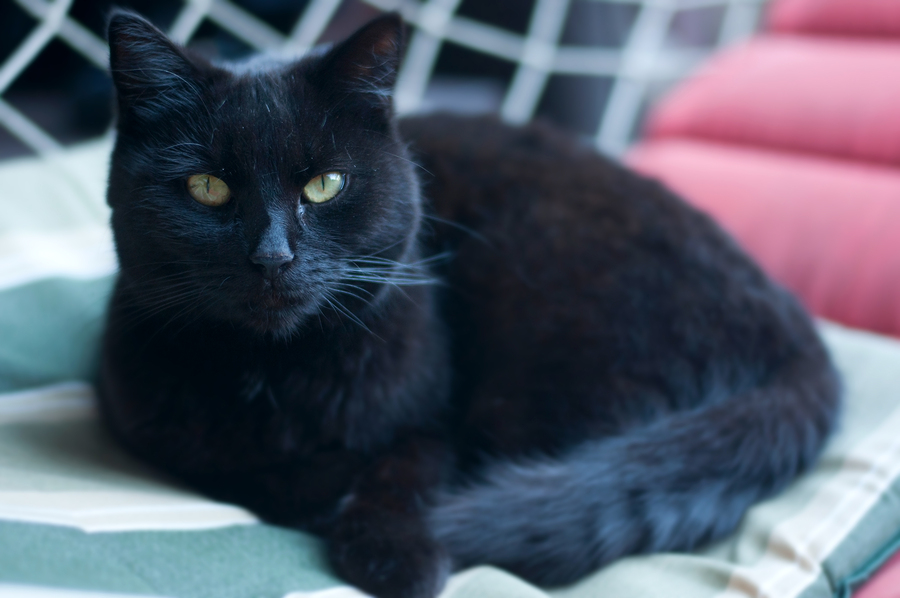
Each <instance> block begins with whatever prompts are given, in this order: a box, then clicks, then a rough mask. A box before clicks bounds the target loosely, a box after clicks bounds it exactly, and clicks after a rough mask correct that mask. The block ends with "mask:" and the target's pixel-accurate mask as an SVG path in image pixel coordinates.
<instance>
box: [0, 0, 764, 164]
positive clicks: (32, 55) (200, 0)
mask: <svg viewBox="0 0 900 598" xmlns="http://www.w3.org/2000/svg"><path fill="white" fill-rule="evenodd" d="M2 1H3V2H7V3H9V5H10V6H11V7H14V8H16V9H17V10H19V11H24V12H26V13H27V14H28V15H29V17H30V19H31V20H30V23H31V25H32V27H31V28H30V30H29V31H28V33H27V35H24V36H23V38H22V41H21V42H20V43H18V45H17V46H16V47H14V48H13V49H12V50H11V51H10V52H9V53H8V54H7V55H6V56H0V59H2V60H3V62H2V65H0V127H2V128H3V129H5V132H6V133H7V134H11V135H12V136H13V137H15V138H17V139H18V140H19V141H20V142H21V143H22V144H24V146H26V147H27V148H30V150H32V151H34V152H37V153H46V152H49V151H52V150H55V149H58V148H59V147H61V145H63V144H64V140H61V139H59V138H58V137H59V136H55V135H54V134H52V133H50V132H48V131H47V129H46V128H45V127H43V126H41V125H39V124H38V122H37V121H38V120H40V119H36V118H34V117H33V116H32V117H30V116H28V115H26V114H27V112H28V111H27V110H23V108H22V106H21V103H20V105H18V106H17V105H16V102H14V101H12V96H11V95H9V93H8V92H9V90H10V89H11V88H12V87H14V84H15V82H16V80H17V79H18V78H20V77H21V76H22V75H23V73H26V72H27V71H28V69H29V68H30V65H32V64H33V63H34V62H35V61H36V60H40V57H41V54H42V52H44V51H45V49H46V48H47V47H48V45H50V44H52V43H54V42H62V43H63V44H65V45H66V46H68V48H69V50H70V51H74V52H76V53H78V54H79V55H81V56H82V57H83V58H84V59H86V60H87V61H88V62H89V63H91V64H92V65H94V66H96V68H97V69H101V70H105V69H106V64H107V48H106V44H105V42H104V40H103V39H102V37H101V36H100V35H98V33H97V32H96V29H97V28H96V27H95V28H94V30H92V29H91V28H90V27H88V26H86V25H85V24H84V23H83V22H82V21H79V20H78V19H77V18H76V17H74V16H73V10H72V5H73V0H2ZM481 1H482V2H485V3H488V4H490V3H491V0H481ZM763 1H764V0H527V1H525V0H523V1H521V2H506V3H501V5H497V6H498V7H500V8H503V7H507V6H508V7H510V8H509V10H513V9H515V10H518V11H520V12H522V13H523V14H521V15H519V16H520V18H519V19H518V20H519V21H521V22H522V23H524V25H523V26H521V27H519V28H518V29H517V28H515V27H513V28H509V27H506V26H503V25H502V24H499V25H498V24H497V23H496V22H490V21H487V20H482V19H479V18H477V17H473V16H472V13H473V11H472V10H469V9H467V6H473V4H472V2H464V1H463V0H422V1H415V0H309V1H308V2H306V3H305V5H304V3H303V2H302V1H298V2H297V3H296V4H297V6H298V11H299V14H298V16H297V17H296V19H295V20H294V21H293V22H291V23H282V24H281V25H282V26H280V27H278V26H274V25H273V24H272V23H271V19H269V20H266V19H265V18H262V17H261V16H260V14H258V12H257V11H255V10H254V6H256V5H257V4H266V2H258V3H254V2H252V1H250V0H245V1H243V2H241V1H238V0H234V1H232V0H186V1H184V2H180V3H179V2H175V3H172V4H173V5H174V7H173V10H174V13H175V16H174V19H173V20H171V22H170V23H169V24H168V27H167V30H168V32H169V34H170V35H171V36H172V37H173V38H174V39H175V40H177V41H179V42H181V43H190V42H192V40H194V41H196V40H195V38H196V37H197V34H198V31H200V30H201V28H202V27H204V26H206V27H207V28H208V26H209V25H210V24H212V25H214V26H215V27H217V28H218V29H220V30H223V31H224V32H227V34H228V35H230V36H231V37H232V38H234V39H237V40H239V41H240V42H241V43H242V44H243V45H244V46H246V47H248V48H250V49H268V48H273V47H282V48H285V49H286V50H289V51H297V52H302V51H303V50H305V49H307V48H310V47H311V46H313V45H315V44H316V43H318V42H320V41H321V40H323V39H325V38H326V37H327V35H325V34H326V33H327V32H328V31H329V30H330V29H329V28H332V30H333V28H334V26H335V24H336V23H337V22H338V21H340V20H341V19H346V18H347V15H351V14H357V15H358V14H359V13H360V12H363V13H367V16H366V18H368V16H369V13H374V12H375V11H374V10H373V9H377V10H385V11H387V10H399V11H400V12H401V13H402V15H403V17H404V18H405V19H406V21H408V22H409V23H410V24H411V25H412V33H411V36H410V39H409V42H408V49H407V53H406V58H405V60H404V63H403V66H402V69H401V72H400V75H399V79H398V83H397V88H396V105H397V109H398V111H399V112H401V113H408V112H413V111H417V110H423V109H427V108H428V107H429V106H430V105H431V104H432V103H433V102H431V101H430V98H437V102H436V105H444V106H446V105H448V104H449V105H450V106H451V107H452V106H453V101H449V102H448V101H447V99H446V98H444V100H443V104H442V103H441V100H440V98H441V94H442V93H444V94H445V95H446V94H451V95H452V93H453V92H454V89H455V92H456V93H457V97H462V98H466V97H469V99H471V98H472V97H475V96H477V95H478V93H482V95H484V93H483V92H484V91H485V90H488V91H490V92H491V93H493V95H491V93H488V94H487V96H489V97H493V98H494V100H493V103H491V101H488V102H487V104H484V105H483V106H482V107H483V108H484V109H496V110H499V112H500V114H501V115H502V117H503V118H504V119H505V120H507V121H510V122H525V121H528V120H530V119H531V118H533V117H534V116H535V114H536V112H538V111H539V107H540V106H541V105H542V104H541V102H542V101H544V100H545V99H546V98H545V96H546V95H547V93H548V85H549V84H550V83H551V82H552V81H554V80H556V79H558V80H561V81H562V80H566V78H568V79H570V80H579V81H582V82H588V83H589V82H590V81H591V80H595V81H602V82H604V83H603V92H602V93H600V94H593V95H592V94H590V93H588V94H585V95H584V97H581V98H577V97H572V98H571V100H569V99H564V101H563V108H562V110H561V111H562V112H563V113H565V112H566V111H568V110H569V109H568V108H567V107H566V106H567V105H566V102H568V101H570V102H571V105H572V106H575V107H577V110H581V111H584V110H585V105H586V104H587V105H588V106H587V112H592V111H593V112H592V115H590V116H589V117H588V118H587V119H586V120H587V122H588V123H589V124H588V125H587V126H585V125H582V126H581V130H580V131H579V132H580V133H582V134H584V135H587V136H590V137H593V139H594V142H595V143H596V145H597V147H598V148H600V149H601V150H603V151H606V152H608V153H610V154H614V155H615V154H620V153H621V152H622V151H623V150H624V149H625V148H626V147H627V145H628V144H629V142H630V140H631V138H632V136H633V135H634V132H635V131H636V128H637V124H638V122H639V120H640V118H641V115H642V111H643V109H644V108H645V106H646V104H647V102H648V100H649V99H652V97H653V96H654V95H655V94H656V93H658V91H659V90H660V89H662V88H664V87H665V86H667V85H669V84H671V82H673V81H675V80H677V79H679V78H681V77H683V76H685V75H686V74H687V73H689V72H690V70H691V69H692V68H693V67H694V66H695V65H696V64H697V63H698V62H699V61H700V60H702V59H703V58H704V57H705V56H706V55H708V54H709V53H710V52H712V51H714V50H715V49H717V48H719V47H721V46H723V45H727V44H731V43H733V42H735V41H737V40H740V39H742V38H744V37H746V36H748V35H749V34H750V33H752V31H753V30H754V29H755V27H756V24H757V22H758V18H759V13H760V9H761V5H762V3H763ZM269 4H271V0H269ZM588 5H592V6H588ZM601 5H602V6H601ZM484 6H485V5H482V8H484ZM598 7H599V8H603V9H604V10H606V11H607V12H606V13H604V12H602V11H600V12H598V11H597V10H594V9H597V8H598ZM97 10H98V11H101V10H106V8H105V7H104V8H103V9H101V8H98V9H97ZM610 11H612V12H610ZM81 12H83V11H81ZM474 12H475V13H478V11H477V10H476V11H474ZM482 12H483V11H482ZM494 12H498V11H494ZM500 12H502V11H500ZM0 14H2V13H0ZM590 15H594V16H590ZM604 15H606V16H604ZM609 15H617V18H616V19H614V22H612V23H610V22H609V21H610V19H609V18H607V17H608V16H609ZM598 19H599V20H598ZM514 20H515V19H514ZM163 25H165V24H163ZM345 29H346V28H345ZM323 36H324V37H323ZM448 46H456V47H459V48H464V49H465V50H467V51H468V54H466V56H467V57H468V58H467V60H468V61H470V62H472V63H477V62H479V61H480V60H484V61H485V62H486V63H487V62H491V63H492V64H496V63H498V62H502V63H507V64H508V69H507V71H508V73H509V75H508V76H507V77H505V78H504V77H501V78H500V79H499V80H496V81H494V82H492V83H491V84H490V85H487V86H486V85H484V84H483V83H484V82H483V81H481V80H475V81H474V83H473V82H469V83H468V85H469V87H466V85H467V83H466V82H465V81H461V80H459V79H458V78H457V80H455V81H456V83H455V87H454V85H446V84H445V83H446V81H444V80H443V79H442V77H441V73H440V69H439V68H437V69H436V65H438V63H439V57H440V56H441V52H442V51H444V49H445V48H447V47H448ZM476 66H477V65H476ZM442 82H443V83H442ZM473 85H474V86H473ZM582 88H583V89H591V88H590V86H588V87H582ZM576 89H577V87H576ZM467 90H471V93H469V91H467ZM60 93H66V92H65V90H61V91H60ZM575 95H577V94H575ZM464 103H465V102H464V101H463V102H462V103H461V105H462V104H464ZM572 110H575V108H572ZM557 111H558V112H560V109H559V108H557ZM582 120H584V119H582Z"/></svg>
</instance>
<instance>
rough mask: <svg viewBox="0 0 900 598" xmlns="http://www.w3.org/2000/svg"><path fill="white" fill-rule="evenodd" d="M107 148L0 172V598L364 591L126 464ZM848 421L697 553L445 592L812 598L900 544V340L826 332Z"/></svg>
mask: <svg viewBox="0 0 900 598" xmlns="http://www.w3.org/2000/svg"><path fill="white" fill-rule="evenodd" d="M108 149H109V144H108V142H107V141H101V142H97V143H93V144H90V145H86V146H83V147H80V148H77V149H75V150H72V151H69V152H67V153H65V154H60V155H56V156H51V157H49V158H42V159H30V160H27V161H19V162H9V163H6V164H5V165H4V166H2V167H0V213H2V214H3V217H2V219H0V598H11V597H16V598H87V597H94V598H99V597H100V596H106V597H110V596H112V597H134V596H154V597H169V598H201V597H216V598H229V597H234V598H247V597H272V598H281V597H287V596H290V597H291V598H302V597H309V596H314V597H316V598H349V597H354V596H355V597H359V596H361V595H360V594H359V593H358V592H357V591H356V590H354V589H352V588H348V587H346V586H345V585H344V584H343V583H342V582H340V581H339V580H338V579H336V578H335V577H334V576H333V575H332V574H331V573H330V571H329V570H328V568H327V566H326V564H325V562H324V558H323V555H322V551H321V544H320V542H319V541H318V540H317V539H315V538H313V537H311V536H308V535H305V534H302V533H299V532H296V531H293V530H288V529H282V528H277V527H273V526H269V525H264V524H261V523H259V522H258V521H257V520H256V518H255V517H254V516H253V515H252V514H250V513H248V512H246V511H244V510H243V509H241V508H238V507H235V506H231V505H225V504H220V503H215V502H212V501H210V500H207V499H205V498H203V497H200V496H198V495H196V494H195V493H193V492H192V491H190V490H189V489H186V488H181V487H179V486H178V485H176V484H174V483H173V482H172V481H170V480H168V479H166V477H165V475H164V474H161V473H159V472H155V471H151V470H149V469H147V468H146V467H144V466H143V465H142V464H140V463H137V462H135V461H134V460H132V459H131V458H129V457H128V456H127V455H125V454H123V453H122V452H121V451H120V450H119V449H118V448H117V446H116V445H115V444H114V443H113V442H112V441H111V439H110V438H109V437H108V436H107V435H106V434H105V432H104V430H103V429H102V427H101V426H100V425H99V422H98V420H97V414H96V410H95V406H94V400H93V396H94V395H93V389H92V386H91V382H90V381H91V377H92V375H93V372H94V367H95V364H96V353H97V339H98V336H99V333H100V331H101V329H102V318H103V310H104V306H105V300H106V297H107V295H108V293H109V289H110V287H111V281H112V278H113V276H114V270H115V259H114V252H113V249H112V245H111V240H110V236H109V233H108V231H107V228H106V220H107V218H108V212H107V210H106V208H105V207H104V203H103V186H104V183H103V181H104V176H105V168H106V160H107V158H106V156H107V152H108ZM822 330H823V334H824V335H825V338H826V341H827V343H828V345H829V346H830V347H831V349H832V351H833V353H834V356H835V358H836V360H837V363H838V365H839V367H840V369H841V371H842V372H843V374H844V377H845V383H846V389H847V406H846V413H845V419H844V422H843V426H842V428H841V430H840V433H839V434H838V436H837V437H835V438H834V440H833V441H832V442H831V443H830V445H829V447H828V449H827V451H826V454H825V456H824V458H823V459H822V461H821V462H820V464H819V465H818V467H817V468H816V469H815V470H814V471H812V472H811V473H809V474H808V475H806V476H804V477H803V478H802V479H800V480H798V481H797V482H796V483H795V484H793V485H792V486H791V487H790V488H789V489H788V490H787V491H786V492H785V493H783V494H781V495H780V496H778V497H776V498H775V499H773V500H769V501H767V502H765V503H762V504H760V505H758V506H756V507H754V508H753V509H752V510H751V512H750V513H749V514H748V516H747V517H746V518H745V520H744V522H743V523H742V525H741V528H740V530H739V531H738V532H737V533H736V534H734V535H733V536H731V537H729V538H727V539H726V540H723V541H721V542H718V543H716V544H714V545H712V546H708V547H706V548H705V549H704V550H701V551H698V552H696V553H693V554H658V555H651V556H640V557H632V558H628V559H624V560H622V561H620V562H618V563H616V564H614V565H612V566H610V567H607V568H605V569H603V570H601V571H599V572H597V573H596V574H594V575H592V576H590V577H588V578H587V579H585V580H583V581H581V582H580V583H578V584H575V585H574V586H571V587H568V588H557V589H552V590H547V589H539V588H535V587H533V586H530V585H529V584H527V583H525V582H523V581H522V580H520V579H517V578H515V577H513V576H511V575H509V574H507V573H505V572H503V571H500V570H497V569H493V568H490V567H479V568H475V569H472V570H469V571H464V572H461V573H459V574H457V575H455V576H454V577H453V578H452V579H451V582H450V584H449V586H448V588H447V590H446V591H445V596H447V597H453V598H479V597H488V596H490V597H492V598H505V597H509V598H532V597H533V598H540V597H547V596H555V597H557V598H594V597H597V596H628V597H633V598H642V597H647V598H663V597H665V598H673V597H674V598H677V597H679V596H684V597H690V598H726V597H727V598H733V597H737V596H760V597H778V598H795V597H796V598H818V597H826V596H832V595H840V593H841V592H845V591H846V590H847V588H846V587H845V586H844V585H843V584H844V582H845V580H850V579H855V577H854V575H855V574H856V573H857V572H858V571H861V570H865V569H866V568H867V567H868V568H871V567H872V565H873V562H874V561H873V559H876V560H877V555H879V554H889V551H887V550H886V549H887V548H888V547H890V546H891V545H892V543H894V544H897V543H900V537H897V535H896V534H897V530H900V433H898V430H900V342H897V341H892V340H888V339H885V338H882V337H878V336H875V335H872V334H868V333H862V332H857V331H852V330H849V329H845V328H840V327H838V326H835V325H831V324H823V326H822Z"/></svg>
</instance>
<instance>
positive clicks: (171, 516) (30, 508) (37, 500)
mask: <svg viewBox="0 0 900 598" xmlns="http://www.w3.org/2000/svg"><path fill="white" fill-rule="evenodd" d="M168 492H169V494H168V495H167V494H154V493H153V492H152V491H148V492H135V491H115V490H111V491H57V492H40V491H38V492H28V491H0V519H7V520H12V521H27V522H31V523H43V524H48V525H63V526H66V527H74V528H78V529H80V530H82V531H85V532H89V533H92V532H114V531H148V530H198V529H212V528H218V527H226V526H231V525H247V524H252V523H257V521H258V520H257V518H256V517H254V516H253V515H252V514H250V513H249V512H248V511H246V510H244V509H241V508H240V507H235V506H232V505H227V504H223V503H217V502H213V501H211V500H208V499H205V498H202V497H200V496H193V495H190V494H187V493H185V494H184V495H183V496H178V495H175V494H174V493H173V492H172V490H171V489H169V490H168Z"/></svg>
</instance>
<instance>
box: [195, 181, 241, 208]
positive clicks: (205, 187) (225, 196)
mask: <svg viewBox="0 0 900 598" xmlns="http://www.w3.org/2000/svg"><path fill="white" fill-rule="evenodd" d="M187 186H188V191H189V192H190V194H191V197H193V198H194V199H196V200H197V201H199V202H200V203H202V204H203V205H205V206H212V207H217V206H223V205H225V204H226V203H228V200H229V199H231V189H229V188H228V185H226V184H225V181H223V180H222V179H220V178H218V177H214V176H213V175H211V174H195V175H194V176H192V177H190V178H189V179H188V180H187Z"/></svg>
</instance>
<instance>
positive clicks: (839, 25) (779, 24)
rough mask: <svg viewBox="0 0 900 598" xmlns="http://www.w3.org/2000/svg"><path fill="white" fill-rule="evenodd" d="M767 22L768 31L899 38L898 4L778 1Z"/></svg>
mask: <svg viewBox="0 0 900 598" xmlns="http://www.w3.org/2000/svg"><path fill="white" fill-rule="evenodd" d="M767 20H768V28H769V30H770V31H792V32H804V33H816V34H831V35H861V36H884V37H900V2H898V1H897V0H779V1H778V2H775V3H774V4H772V6H771V8H770V9H769V14H768V19H767Z"/></svg>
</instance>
